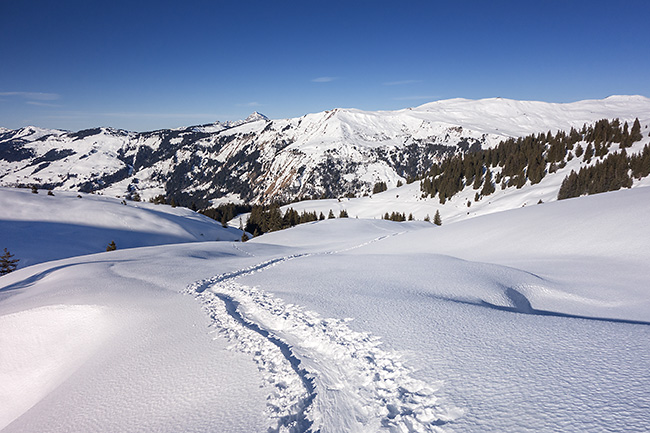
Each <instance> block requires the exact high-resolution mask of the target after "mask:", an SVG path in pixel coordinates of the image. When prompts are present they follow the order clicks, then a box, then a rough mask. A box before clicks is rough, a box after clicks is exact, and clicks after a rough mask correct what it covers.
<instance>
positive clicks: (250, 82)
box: [0, 0, 650, 131]
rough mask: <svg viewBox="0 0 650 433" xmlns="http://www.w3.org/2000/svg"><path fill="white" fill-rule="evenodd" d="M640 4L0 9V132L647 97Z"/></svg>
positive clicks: (649, 13) (1, 4) (648, 39)
mask: <svg viewBox="0 0 650 433" xmlns="http://www.w3.org/2000/svg"><path fill="white" fill-rule="evenodd" d="M649 17H650V2H648V1H621V2H611V1H609V2H600V1H571V0H562V1H553V0H549V1H545V0H537V1H535V2H529V1H498V0H497V1H463V0H459V1H451V0H449V1H405V2H395V1H390V2H386V1H351V0H350V1H311V0H303V1H265V2H261V1H255V0H250V1H243V2H235V1H228V2H226V1H191V0H187V1H165V0H161V1H156V2H146V1H142V2H138V1H136V0H130V1H121V0H117V1H104V2H99V1H96V2H95V1H91V0H84V1H66V0H61V1H58V2H53V1H51V0H48V1H28V0H15V1H9V0H0V59H1V61H0V126H3V127H7V128H19V127H22V126H26V125H36V126H42V127H51V128H62V129H70V130H78V129H83V128H89V127H93V126H113V127H117V128H124V129H129V130H134V131H144V130H151V129H157V128H166V127H178V126H183V125H194V124H201V123H208V122H213V121H215V120H235V119H239V118H244V117H246V116H247V115H248V114H249V113H251V112H252V111H259V112H261V113H264V114H266V115H267V116H269V117H271V118H284V117H297V116H301V115H303V114H306V113H310V112H317V111H322V110H327V109H331V108H335V107H346V108H349V107H353V108H360V109H364V110H392V109H400V108H405V107H409V106H417V105H421V104H423V103H426V102H431V101H434V100H438V99H447V98H455V97H463V98H471V99H479V98H487V97H496V96H500V97H504V98H512V99H524V100H541V101H549V102H571V101H577V100H581V99H600V98H604V97H607V96H609V95H612V94H640V95H644V96H649V97H650V55H649V54H650V19H649Z"/></svg>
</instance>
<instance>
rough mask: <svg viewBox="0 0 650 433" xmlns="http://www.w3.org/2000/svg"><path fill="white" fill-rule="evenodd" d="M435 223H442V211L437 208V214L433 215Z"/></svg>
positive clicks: (438, 224) (439, 224)
mask: <svg viewBox="0 0 650 433" xmlns="http://www.w3.org/2000/svg"><path fill="white" fill-rule="evenodd" d="M433 223H434V224H435V225H437V226H441V225H442V218H441V217H440V211H439V210H436V214H435V215H434V216H433Z"/></svg>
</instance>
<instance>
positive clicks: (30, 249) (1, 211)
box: [0, 188, 242, 267]
mask: <svg viewBox="0 0 650 433" xmlns="http://www.w3.org/2000/svg"><path fill="white" fill-rule="evenodd" d="M0 233H2V236H1V238H0V239H1V243H0V248H7V249H8V250H9V251H10V252H11V253H12V254H14V255H15V256H16V258H18V259H19V260H20V262H19V266H20V267H25V266H29V265H33V264H35V263H41V262H46V261H50V260H56V259H61V258H65V257H72V256H78V255H85V254H93V253H99V252H102V251H106V247H107V246H108V244H109V243H110V242H111V241H114V242H115V244H116V246H117V248H120V249H121V248H134V247H142V246H149V245H161V244H171V243H181V242H197V241H215V240H221V241H236V240H238V239H240V237H241V234H242V233H241V231H239V230H237V229H235V228H223V227H221V224H219V223H217V222H216V221H214V220H212V219H210V218H208V217H206V216H204V215H201V214H198V213H196V212H192V211H190V210H189V209H185V208H180V207H177V208H172V207H171V206H167V205H154V204H150V203H138V202H132V201H128V202H127V201H119V200H116V199H114V198H110V197H102V196H97V195H92V194H73V193H68V192H58V191H57V193H56V194H55V195H54V196H50V195H48V194H46V193H45V192H44V191H41V192H40V193H38V194H33V193H31V192H30V190H26V189H16V188H0Z"/></svg>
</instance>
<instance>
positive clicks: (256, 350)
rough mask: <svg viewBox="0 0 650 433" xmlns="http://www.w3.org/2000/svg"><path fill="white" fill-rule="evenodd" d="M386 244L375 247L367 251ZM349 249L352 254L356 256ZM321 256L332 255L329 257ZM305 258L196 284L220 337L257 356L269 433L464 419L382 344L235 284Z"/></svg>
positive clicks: (434, 427)
mask: <svg viewBox="0 0 650 433" xmlns="http://www.w3.org/2000/svg"><path fill="white" fill-rule="evenodd" d="M383 238H385V236H382V237H380V238H377V239H374V240H372V241H370V242H366V243H364V244H362V245H361V246H363V245H368V244H369V243H372V242H376V241H377V240H381V239H383ZM354 248H355V247H351V248H348V249H347V250H350V249H354ZM321 254H332V252H326V253H321ZM314 255H319V254H302V255H301V254H298V255H293V256H287V257H283V258H279V259H273V260H269V261H266V262H263V263H261V264H259V265H255V266H252V267H249V268H246V269H242V270H240V271H235V272H230V273H227V274H223V275H218V276H215V277H212V278H209V279H207V280H204V281H201V282H197V283H194V284H193V285H191V286H190V287H189V288H188V292H190V293H195V294H196V295H197V297H198V298H199V299H200V300H201V302H202V303H203V305H204V307H205V309H206V311H207V312H208V314H209V316H210V318H211V319H212V322H213V325H214V326H215V328H216V330H217V332H218V333H220V334H222V335H225V336H226V337H227V338H228V339H229V340H230V341H231V342H232V347H233V348H234V349H236V350H239V351H242V352H244V353H248V354H250V355H252V356H253V357H254V359H255V362H256V363H257V365H258V367H259V369H260V371H262V372H263V375H264V378H265V381H266V382H267V383H268V384H269V385H271V386H272V389H273V390H274V392H273V393H272V394H271V395H269V397H268V412H269V415H270V417H271V418H272V419H273V420H274V422H275V424H274V425H273V426H271V428H270V429H269V431H272V432H276V431H277V432H279V431H289V432H296V433H298V432H316V431H318V432H323V433H325V432H338V431H346V432H376V431H382V430H386V431H390V432H437V431H442V429H441V427H440V426H442V425H444V424H446V423H448V422H450V421H452V420H453V419H454V418H456V417H457V416H459V415H460V414H461V413H462V411H460V410H458V409H455V408H446V407H444V406H442V405H440V404H439V402H438V398H437V396H436V395H435V391H436V390H437V384H427V383H425V382H422V381H420V380H417V379H414V378H412V377H411V376H410V373H411V371H410V370H409V368H408V367H406V366H405V365H403V364H402V362H401V361H400V356H399V355H398V354H396V353H393V352H390V351H387V350H383V349H382V348H381V347H380V345H381V342H380V339H379V338H378V337H375V336H372V335H371V334H369V333H365V332H358V331H354V330H352V329H350V327H349V326H348V324H347V323H348V322H349V320H351V319H346V320H341V319H332V318H322V317H321V316H320V315H319V314H317V313H315V312H312V311H307V310H305V309H303V308H301V307H300V306H297V305H293V304H285V303H284V302H283V301H282V300H280V299H278V298H276V297H274V296H273V295H271V294H269V293H266V292H264V291H263V290H260V289H257V288H254V287H248V286H245V285H242V284H239V283H237V282H236V281H234V280H235V279H237V278H238V277H241V276H244V275H251V274H253V273H257V272H262V271H264V270H265V269H268V268H270V267H274V266H277V265H279V264H281V263H283V262H287V261H289V260H293V259H297V258H301V257H309V256H314Z"/></svg>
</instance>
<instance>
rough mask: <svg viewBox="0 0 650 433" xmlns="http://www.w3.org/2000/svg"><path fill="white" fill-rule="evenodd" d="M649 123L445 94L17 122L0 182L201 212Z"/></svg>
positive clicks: (596, 108) (355, 185)
mask: <svg viewBox="0 0 650 433" xmlns="http://www.w3.org/2000/svg"><path fill="white" fill-rule="evenodd" d="M636 117H638V118H639V119H640V120H641V121H642V123H643V124H644V125H647V124H648V123H650V99H648V98H645V97H642V96H612V97H609V98H606V99H604V100H592V101H580V102H574V103H570V104H551V103H545V102H530V101H513V100H508V99H501V98H493V99H484V100H478V101H472V100H464V99H451V100H446V101H438V102H433V103H430V104H425V105H422V106H420V107H415V108H409V109H404V110H398V111H377V112H371V111H361V110H356V109H334V110H329V111H325V112H321V113H312V114H307V115H305V116H302V117H299V118H294V119H279V120H269V119H267V118H266V117H264V116H263V115H260V114H259V113H253V114H252V115H251V116H249V117H248V118H247V119H246V120H244V121H240V122H230V123H228V122H225V123H219V122H217V123H215V124H212V125H202V126H196V127H188V128H182V129H176V130H161V131H153V132H145V133H132V132H126V131H121V130H113V129H110V128H96V129H90V130H85V131H79V132H76V133H69V132H64V131H50V130H40V129H38V128H34V127H29V128H23V129H20V130H16V131H4V132H2V133H0V185H5V186H16V185H20V184H24V185H31V184H37V185H41V186H43V187H56V188H57V189H64V190H72V191H86V192H90V191H102V192H103V193H104V194H107V195H112V196H120V197H121V196H124V195H128V194H133V193H136V192H137V193H138V194H139V195H141V196H142V197H143V198H145V199H149V198H151V197H154V196H157V195H160V194H163V195H166V196H167V198H168V200H171V199H172V198H174V199H175V201H176V202H178V203H181V204H183V205H186V206H190V205H191V203H192V202H193V201H194V202H196V203H197V204H198V205H199V206H200V207H205V206H208V205H209V204H210V202H212V201H214V200H218V199H220V198H223V197H229V198H230V199H233V200H237V199H239V200H244V201H250V202H255V201H257V202H270V201H272V200H281V201H290V200H292V199H295V198H304V197H314V196H315V197H321V196H323V195H325V196H328V197H337V196H343V195H345V194H355V195H357V196H360V195H362V194H363V193H365V192H370V191H372V188H373V185H374V184H375V183H376V182H378V181H383V182H386V183H387V185H388V186H389V187H394V186H396V185H397V183H398V182H399V181H402V182H404V181H405V180H406V179H407V178H409V177H415V176H417V175H420V174H422V173H423V172H424V171H425V170H426V169H428V168H429V167H430V166H431V164H433V163H434V162H436V161H439V160H440V159H441V158H442V157H444V156H445V155H449V154H454V153H457V152H464V151H468V150H470V149H478V148H481V147H483V148H485V147H492V146H494V145H496V144H497V143H498V142H499V141H501V140H503V139H504V138H509V137H520V136H524V135H527V134H531V133H539V132H546V131H549V130H551V131H557V130H568V129H569V128H570V127H576V128H580V127H582V126H583V124H584V123H593V122H595V121H597V120H599V119H603V118H608V119H613V118H620V119H621V121H628V122H629V121H632V120H633V119H635V118H636Z"/></svg>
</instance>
